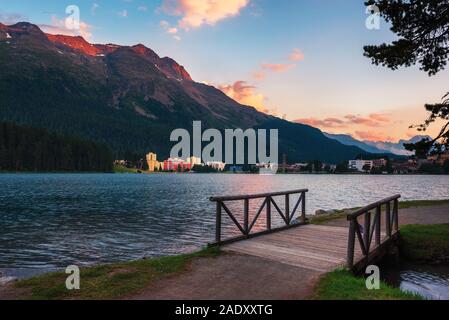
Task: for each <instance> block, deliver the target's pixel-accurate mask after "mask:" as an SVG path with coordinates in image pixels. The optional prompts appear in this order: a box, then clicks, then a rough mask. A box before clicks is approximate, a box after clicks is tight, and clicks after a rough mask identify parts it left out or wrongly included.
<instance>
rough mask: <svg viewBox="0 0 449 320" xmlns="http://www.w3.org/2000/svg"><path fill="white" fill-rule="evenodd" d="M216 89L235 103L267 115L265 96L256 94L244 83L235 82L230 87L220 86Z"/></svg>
mask: <svg viewBox="0 0 449 320" xmlns="http://www.w3.org/2000/svg"><path fill="white" fill-rule="evenodd" d="M218 89H220V90H221V91H223V92H224V93H225V94H226V95H227V96H229V97H230V98H232V99H234V100H236V101H237V102H239V103H241V104H243V105H247V106H252V107H254V108H256V109H257V110H259V111H261V112H265V113H268V109H267V108H266V107H265V105H264V102H265V96H264V95H262V94H259V93H256V87H254V86H252V85H249V84H248V83H247V82H246V81H236V82H234V83H233V84H231V85H221V86H218Z"/></svg>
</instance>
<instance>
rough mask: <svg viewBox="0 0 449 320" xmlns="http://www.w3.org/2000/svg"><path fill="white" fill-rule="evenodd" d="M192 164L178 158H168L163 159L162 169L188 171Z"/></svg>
mask: <svg viewBox="0 0 449 320" xmlns="http://www.w3.org/2000/svg"><path fill="white" fill-rule="evenodd" d="M191 169H192V166H191V164H190V163H187V162H186V161H184V160H182V159H179V158H170V159H167V160H165V161H164V171H176V172H178V171H182V172H184V171H190V170H191Z"/></svg>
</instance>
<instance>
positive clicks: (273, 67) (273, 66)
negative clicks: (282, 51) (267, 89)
mask: <svg viewBox="0 0 449 320" xmlns="http://www.w3.org/2000/svg"><path fill="white" fill-rule="evenodd" d="M294 67H296V65H295V64H284V63H264V64H262V69H264V70H269V71H272V72H275V73H283V72H286V71H288V70H291V69H293V68H294Z"/></svg>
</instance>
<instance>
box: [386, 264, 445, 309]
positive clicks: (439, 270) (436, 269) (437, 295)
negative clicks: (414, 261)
mask: <svg viewBox="0 0 449 320" xmlns="http://www.w3.org/2000/svg"><path fill="white" fill-rule="evenodd" d="M386 280H387V282H389V283H390V284H392V285H393V286H395V287H398V288H400V289H401V290H402V291H405V292H411V293H415V294H418V295H420V296H422V297H424V298H425V299H429V300H449V265H439V266H426V265H419V266H416V265H404V266H400V267H399V268H397V269H390V270H388V272H387V275H386Z"/></svg>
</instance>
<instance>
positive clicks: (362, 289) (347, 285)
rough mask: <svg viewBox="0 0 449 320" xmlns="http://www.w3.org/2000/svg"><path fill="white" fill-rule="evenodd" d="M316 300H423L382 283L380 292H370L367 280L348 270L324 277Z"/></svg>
mask: <svg viewBox="0 0 449 320" xmlns="http://www.w3.org/2000/svg"><path fill="white" fill-rule="evenodd" d="M313 298H314V299H315V300H421V298H420V297H419V296H416V295H413V294H410V293H405V292H403V291H401V290H400V289H397V288H393V287H390V286H388V285H387V284H385V283H383V282H381V285H380V290H368V289H367V288H366V284H365V279H364V278H363V277H356V276H354V275H353V274H352V273H350V272H349V271H346V270H337V271H333V272H330V273H327V274H326V275H325V276H323V277H322V278H321V280H320V282H319V283H318V285H317V287H316V289H315V296H314V297H313Z"/></svg>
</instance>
